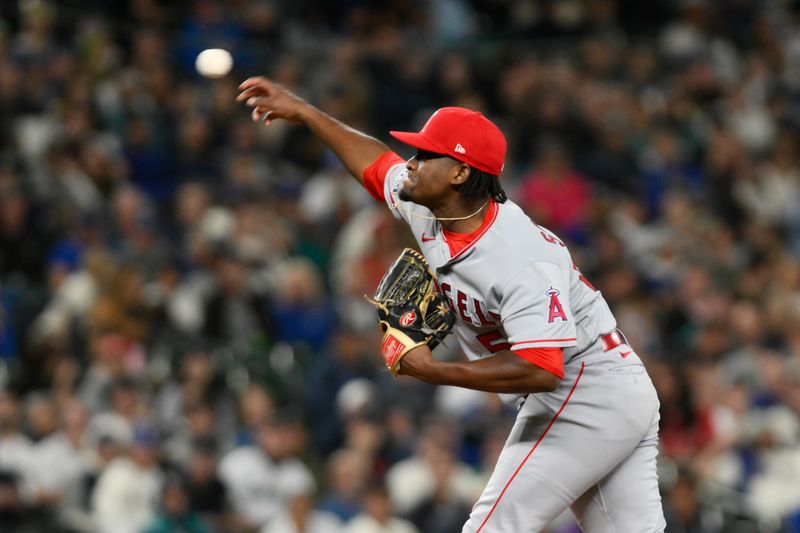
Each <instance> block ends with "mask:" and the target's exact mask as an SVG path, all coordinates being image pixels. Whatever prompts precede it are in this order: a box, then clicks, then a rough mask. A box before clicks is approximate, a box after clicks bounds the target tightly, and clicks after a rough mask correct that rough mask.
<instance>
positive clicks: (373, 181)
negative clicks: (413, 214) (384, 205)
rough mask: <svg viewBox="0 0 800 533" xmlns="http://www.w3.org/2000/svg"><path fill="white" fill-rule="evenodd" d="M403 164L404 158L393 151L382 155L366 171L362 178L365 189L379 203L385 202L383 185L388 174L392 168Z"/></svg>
mask: <svg viewBox="0 0 800 533" xmlns="http://www.w3.org/2000/svg"><path fill="white" fill-rule="evenodd" d="M402 162H403V158H401V157H400V156H399V155H397V154H396V153H394V152H392V151H388V152H384V153H383V154H381V155H380V157H378V159H376V160H375V161H374V162H373V163H372V164H371V165H370V166H368V167H367V168H366V170H364V174H363V175H362V176H361V178H362V181H363V182H364V188H365V189H367V192H368V193H369V194H370V195H372V197H373V198H375V199H376V200H378V201H379V202H383V201H384V196H383V183H384V181H385V180H386V174H387V173H388V172H389V169H390V168H392V167H393V166H395V165H397V164H398V163H402Z"/></svg>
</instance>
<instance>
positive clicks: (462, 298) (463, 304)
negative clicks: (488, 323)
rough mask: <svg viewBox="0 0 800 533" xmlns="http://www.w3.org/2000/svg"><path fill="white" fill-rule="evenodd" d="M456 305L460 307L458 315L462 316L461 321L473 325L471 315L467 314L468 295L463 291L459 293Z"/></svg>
mask: <svg viewBox="0 0 800 533" xmlns="http://www.w3.org/2000/svg"><path fill="white" fill-rule="evenodd" d="M456 305H457V306H458V314H459V315H461V319H462V320H463V321H464V322H469V323H472V319H470V317H469V315H468V314H467V295H466V294H464V293H463V292H461V291H458V296H457V304H456Z"/></svg>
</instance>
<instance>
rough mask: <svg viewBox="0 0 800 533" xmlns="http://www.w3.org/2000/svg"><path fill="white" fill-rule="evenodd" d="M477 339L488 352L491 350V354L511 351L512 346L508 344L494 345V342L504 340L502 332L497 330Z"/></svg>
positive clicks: (483, 334) (478, 336)
mask: <svg viewBox="0 0 800 533" xmlns="http://www.w3.org/2000/svg"><path fill="white" fill-rule="evenodd" d="M475 338H476V339H478V340H479V341H480V343H481V344H483V346H484V347H485V348H486V349H487V350H489V353H497V352H501V351H503V350H510V349H511V344H510V343H508V342H498V343H494V344H492V343H493V342H494V341H496V340H498V339H502V338H503V335H502V334H501V333H500V331H499V330H496V329H493V330H492V331H489V332H487V333H481V334H480V335H476V336H475Z"/></svg>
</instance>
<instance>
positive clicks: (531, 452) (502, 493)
mask: <svg viewBox="0 0 800 533" xmlns="http://www.w3.org/2000/svg"><path fill="white" fill-rule="evenodd" d="M585 365H586V363H581V371H580V372H579V373H578V378H577V379H576V380H575V384H574V385H572V389H571V390H570V391H569V394H568V395H567V399H566V400H564V403H562V404H561V408H560V409H559V410H558V412H557V413H556V414H555V415H554V416H553V419H552V420H550V423H549V424H548V425H547V428H546V429H545V430H544V433H542V436H541V437H539V440H537V441H536V443H535V444H534V445H533V448H531V451H529V452H528V455H526V456H525V458H524V459H523V460H522V462H521V463H520V464H519V466H518V467H517V469H516V470H514V473H513V474H511V478H510V479H509V480H508V482H507V483H506V486H505V487H503V491H502V492H501V493H500V496H498V497H497V499H496V500H495V502H494V505H492V508H491V509H490V510H489V514H488V515H486V518H484V519H483V522H482V523H481V525H480V527H478V530H477V531H476V532H475V533H480V531H481V529H483V526H485V525H486V522H488V521H489V517H491V516H492V513H494V510H495V509H496V508H497V504H498V503H500V499H501V498H502V497H503V495H504V494H505V493H506V490H508V487H509V486H510V485H511V482H512V481H514V478H516V477H517V474H519V471H520V470H522V467H523V466H525V463H526V462H527V461H528V459H530V457H531V455H533V452H534V451H535V450H536V448H537V447H538V446H539V443H540V442H542V439H544V438H545V437H546V436H547V433H548V432H549V431H550V428H551V427H553V424H555V422H556V420H557V419H558V417H559V415H560V414H561V411H563V410H564V408H565V407H566V406H567V404H568V403H569V400H570V398H572V393H573V392H575V388H576V387H577V386H578V383H580V381H581V376H582V375H583V367H584V366H585Z"/></svg>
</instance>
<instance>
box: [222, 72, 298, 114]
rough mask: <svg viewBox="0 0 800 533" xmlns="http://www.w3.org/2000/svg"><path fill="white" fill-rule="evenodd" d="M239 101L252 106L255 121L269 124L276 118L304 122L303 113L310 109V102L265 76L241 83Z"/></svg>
mask: <svg viewBox="0 0 800 533" xmlns="http://www.w3.org/2000/svg"><path fill="white" fill-rule="evenodd" d="M239 90H241V92H240V93H239V96H237V97H236V101H237V102H244V103H245V105H247V106H248V107H250V108H252V109H253V111H252V113H251V115H252V117H253V121H254V122H257V121H264V123H265V124H269V123H270V122H272V121H273V120H275V119H276V118H282V119H284V120H288V121H289V122H294V123H298V124H299V123H301V122H303V117H302V113H303V111H304V110H306V109H308V107H309V106H308V103H307V102H306V101H305V100H303V99H302V98H300V97H299V96H297V95H296V94H294V93H292V92H291V91H290V90H288V89H287V88H286V87H284V86H283V85H280V84H278V83H275V82H274V81H272V80H270V79H267V78H265V77H263V76H256V77H254V78H248V79H246V80H244V81H243V82H242V83H241V84H240V85H239Z"/></svg>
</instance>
